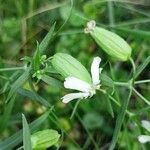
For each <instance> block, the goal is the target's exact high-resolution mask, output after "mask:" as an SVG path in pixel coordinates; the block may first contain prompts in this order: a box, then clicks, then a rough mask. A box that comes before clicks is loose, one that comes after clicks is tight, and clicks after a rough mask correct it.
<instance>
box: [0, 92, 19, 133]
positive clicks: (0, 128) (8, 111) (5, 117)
mask: <svg viewBox="0 0 150 150" xmlns="http://www.w3.org/2000/svg"><path fill="white" fill-rule="evenodd" d="M15 98H16V94H14V95H13V96H12V97H11V99H10V103H7V104H6V106H5V108H4V113H3V116H2V117H1V120H0V122H1V124H0V131H3V130H4V129H5V128H6V127H7V124H8V122H9V118H10V115H11V113H12V109H13V106H14V102H15Z"/></svg>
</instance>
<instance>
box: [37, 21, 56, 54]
mask: <svg viewBox="0 0 150 150" xmlns="http://www.w3.org/2000/svg"><path fill="white" fill-rule="evenodd" d="M55 25H56V23H54V24H53V25H52V27H51V29H50V30H49V32H48V33H47V35H46V36H45V37H44V39H43V40H42V42H41V43H40V45H39V51H40V54H43V53H44V51H45V50H46V48H47V47H48V44H49V43H50V41H51V39H52V37H53V35H54V29H55Z"/></svg>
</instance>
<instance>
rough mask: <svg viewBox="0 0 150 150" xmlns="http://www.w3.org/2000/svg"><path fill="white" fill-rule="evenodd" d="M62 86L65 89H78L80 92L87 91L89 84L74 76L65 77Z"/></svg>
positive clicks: (89, 87)
mask: <svg viewBox="0 0 150 150" xmlns="http://www.w3.org/2000/svg"><path fill="white" fill-rule="evenodd" d="M64 87H65V88H67V89H72V90H78V91H81V92H89V91H90V89H91V85H90V84H88V83H87V82H85V81H82V80H80V79H78V78H75V77H68V78H66V79H65V82H64Z"/></svg>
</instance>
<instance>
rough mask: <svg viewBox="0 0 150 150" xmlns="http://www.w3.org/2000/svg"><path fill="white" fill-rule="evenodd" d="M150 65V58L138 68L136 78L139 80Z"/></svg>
mask: <svg viewBox="0 0 150 150" xmlns="http://www.w3.org/2000/svg"><path fill="white" fill-rule="evenodd" d="M149 63H150V56H149V57H147V58H146V60H145V61H144V62H143V63H142V64H141V65H140V66H139V67H138V68H137V71H136V72H135V78H137V77H138V76H139V75H140V74H141V72H142V71H143V70H144V69H145V68H146V67H147V65H148V64H149Z"/></svg>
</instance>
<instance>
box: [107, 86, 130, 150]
mask: <svg viewBox="0 0 150 150" xmlns="http://www.w3.org/2000/svg"><path fill="white" fill-rule="evenodd" d="M131 95H132V89H130V91H129V95H128V97H127V98H126V99H124V100H123V103H122V106H121V108H120V110H119V112H118V116H117V120H116V125H115V129H114V133H113V137H112V141H111V144H110V147H109V150H114V148H115V146H116V143H117V140H118V137H119V133H120V130H121V126H122V123H123V121H124V117H125V113H126V111H127V107H128V103H129V100H130V98H131Z"/></svg>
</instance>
